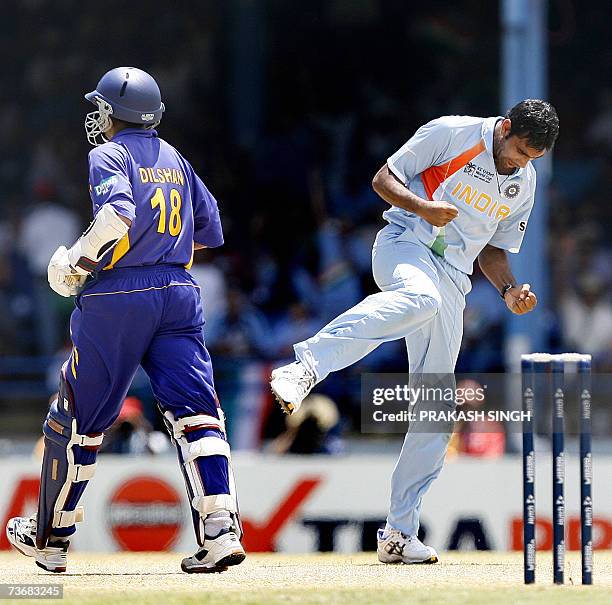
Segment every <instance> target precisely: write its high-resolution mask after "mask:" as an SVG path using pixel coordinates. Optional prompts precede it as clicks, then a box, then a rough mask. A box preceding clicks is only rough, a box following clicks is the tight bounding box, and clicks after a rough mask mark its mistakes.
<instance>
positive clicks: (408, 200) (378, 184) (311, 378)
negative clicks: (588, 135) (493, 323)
mask: <svg viewBox="0 0 612 605" xmlns="http://www.w3.org/2000/svg"><path fill="white" fill-rule="evenodd" d="M558 133H559V120H558V117H557V113H556V111H555V109H554V107H552V105H550V104H549V103H547V102H546V101H541V100H537V99H527V100H524V101H521V102H520V103H518V104H517V105H516V106H514V107H513V108H512V109H510V110H509V111H508V112H507V113H506V115H505V116H504V117H501V116H499V117H490V118H477V117H469V116H445V117H441V118H438V119H435V120H432V121H431V122H429V123H427V124H425V125H424V126H422V127H421V128H419V129H418V130H417V132H416V133H415V134H414V136H413V137H412V138H411V139H410V140H409V141H408V142H407V143H405V144H404V146H403V147H401V148H400V149H399V150H398V151H397V152H396V153H394V154H393V155H392V156H391V157H390V158H389V159H388V160H387V162H386V164H385V165H384V166H383V167H382V168H381V169H380V170H379V171H378V173H377V174H376V176H375V177H374V180H373V182H372V185H373V187H374V190H375V191H376V192H377V193H378V195H379V196H380V197H381V198H382V199H383V200H385V202H387V203H388V204H390V205H391V208H390V209H388V210H386V211H385V212H384V213H383V217H384V218H385V219H386V221H387V222H388V225H387V226H385V227H384V228H383V229H382V230H381V231H380V232H379V233H378V235H377V236H376V240H375V242H374V247H373V250H372V270H373V275H374V280H375V281H376V284H377V285H378V287H379V288H380V290H381V291H380V292H378V293H377V294H373V295H371V296H368V297H367V298H366V299H365V300H363V301H362V302H360V303H359V304H357V305H356V306H355V307H353V308H352V309H349V310H348V311H346V312H345V313H343V314H342V315H340V316H339V317H337V318H336V319H334V320H332V321H331V322H330V323H329V324H327V325H326V326H325V327H323V328H322V329H321V330H320V331H319V332H318V333H317V334H315V335H314V336H313V337H312V338H309V339H308V340H305V341H304V342H300V343H298V344H296V345H295V346H294V351H295V356H296V361H295V362H294V363H291V364H289V365H285V366H283V367H280V368H277V369H276V370H274V371H273V372H272V380H271V388H272V392H273V393H274V395H275V397H276V398H277V399H278V401H279V403H280V405H281V406H282V408H283V409H284V410H285V411H286V412H287V413H289V414H291V413H293V412H295V411H296V410H297V409H298V408H299V407H300V404H301V403H302V400H303V399H304V397H305V396H306V395H307V394H308V393H309V392H310V391H311V389H312V388H313V387H314V386H315V385H316V384H317V383H319V382H321V381H322V380H324V379H325V377H326V376H327V375H328V374H329V373H330V372H334V371H337V370H341V369H342V368H346V367H347V366H350V365H351V364H353V363H355V362H356V361H358V360H360V359H361V358H363V357H365V356H366V355H367V354H368V353H370V352H371V351H373V350H374V349H375V348H376V347H378V346H379V345H380V344H381V343H383V342H386V341H389V340H395V339H398V338H405V339H406V347H407V349H408V362H409V369H410V373H411V375H412V374H425V373H437V374H452V373H453V372H454V369H455V364H456V361H457V356H458V354H459V348H460V345H461V337H462V331H463V325H462V320H463V310H464V307H465V297H466V295H467V294H468V292H469V291H470V289H471V283H470V278H469V276H470V274H471V273H472V267H473V263H474V261H475V260H476V259H477V260H478V263H479V265H480V268H481V269H482V271H483V273H484V274H485V276H486V277H487V278H488V280H489V281H490V282H491V284H492V285H493V287H494V288H496V289H497V291H498V292H499V294H500V297H501V298H502V299H503V301H504V302H505V304H506V306H507V307H508V309H509V310H510V311H511V312H512V313H516V314H518V315H521V314H524V313H528V312H530V311H531V310H533V309H534V307H535V306H536V303H537V300H536V296H535V294H534V292H533V291H532V290H531V286H530V285H529V284H525V283H520V282H518V281H517V280H516V279H515V277H514V276H513V274H512V271H511V269H510V265H509V262H508V257H507V252H513V253H517V252H518V251H519V249H520V247H521V242H522V240H523V237H524V235H525V231H526V229H527V222H528V220H529V214H530V212H531V208H532V207H533V203H534V194H535V187H536V172H535V169H534V168H533V166H532V165H531V161H532V160H535V159H537V158H539V157H542V156H543V155H544V154H545V153H546V152H547V151H549V150H550V149H552V147H553V145H554V143H555V141H556V139H557V136H558ZM450 436H451V433H450V432H446V431H441V432H440V433H431V432H418V431H414V432H413V431H411V430H410V428H409V430H408V433H407V434H406V437H405V439H404V444H403V447H402V451H401V453H400V457H399V460H398V461H397V464H396V466H395V469H394V471H393V475H392V478H391V503H390V507H389V514H388V516H387V524H386V526H385V528H384V529H380V530H379V532H378V559H379V560H380V561H382V562H383V563H435V562H437V561H438V555H437V553H436V551H435V550H434V549H433V548H432V547H431V546H426V545H424V544H423V543H422V542H421V541H420V540H419V539H418V537H417V532H418V528H419V515H420V510H421V502H422V498H423V495H424V494H425V492H426V491H427V489H428V488H429V486H430V485H431V483H432V481H433V480H434V479H435V478H436V477H437V476H438V474H439V473H440V470H441V469H442V465H443V463H444V457H445V454H446V449H447V445H448V442H449V439H450Z"/></svg>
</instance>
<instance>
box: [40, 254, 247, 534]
mask: <svg viewBox="0 0 612 605" xmlns="http://www.w3.org/2000/svg"><path fill="white" fill-rule="evenodd" d="M203 323H204V319H203V313H202V306H201V301H200V294H199V288H198V286H197V285H196V283H195V281H194V280H193V278H192V277H191V275H190V274H189V273H188V272H187V271H186V270H185V269H184V268H182V267H180V266H171V265H162V266H150V267H128V268H120V269H113V270H111V271H108V272H104V271H103V272H101V273H100V274H99V275H98V276H97V277H96V278H95V279H93V280H92V281H90V282H88V284H87V285H86V287H85V288H84V290H83V291H82V292H81V293H80V294H79V296H78V297H77V299H76V308H75V310H74V311H73V313H72V317H71V320H70V331H71V337H72V342H73V345H74V348H73V351H72V353H71V355H70V357H69V359H68V361H67V362H66V364H65V365H64V367H63V370H62V374H63V378H62V384H63V385H64V387H63V390H64V391H65V392H66V393H68V395H69V397H67V398H63V396H62V394H61V393H62V389H60V404H61V403H62V401H64V399H70V404H69V405H68V404H66V405H65V406H64V407H65V408H66V410H68V409H69V408H71V409H70V410H69V417H68V422H67V421H66V418H65V415H64V416H62V414H63V413H64V412H65V410H58V406H57V405H55V406H52V408H51V410H50V412H49V416H48V419H47V423H46V425H48V424H49V423H50V426H51V427H52V428H53V427H56V428H55V429H54V430H56V431H57V427H58V426H59V436H60V440H61V439H64V440H66V439H68V438H69V437H70V434H73V433H78V434H77V438H78V437H79V436H95V435H97V434H100V433H103V432H104V431H105V430H107V429H108V428H109V427H110V426H111V425H112V424H113V422H114V421H115V419H116V418H117V416H118V414H119V411H120V410H121V406H122V404H123V400H124V398H125V396H126V394H127V392H128V389H129V387H130V384H131V382H132V379H133V377H134V374H135V372H136V370H137V369H138V366H139V365H142V367H143V368H144V370H145V371H146V372H147V374H148V376H149V378H150V380H151V386H152V388H153V393H154V395H155V397H156V399H157V401H158V404H159V407H160V409H161V411H162V413H163V414H164V420H165V422H166V425H167V427H168V429H169V430H170V432H171V434H172V437H173V441H174V442H175V444H176V445H177V448H178V452H179V460H180V462H181V465H182V470H183V473H184V475H185V481H186V485H187V490H188V493H189V497H190V501H191V505H192V509H193V517H194V519H193V520H194V524H195V528H196V534H197V536H198V540H199V541H200V538H202V539H203V524H202V520H203V518H204V517H205V516H206V513H210V512H215V511H216V510H226V509H229V510H232V509H235V508H236V507H235V505H234V504H232V502H233V501H234V497H233V478H232V477H231V468H230V465H229V446H228V444H227V441H226V438H225V431H224V423H223V414H222V412H221V410H220V407H219V402H218V399H217V395H216V393H215V388H214V383H213V372H212V365H211V360H210V355H209V354H208V351H207V350H206V347H205V346H204V340H203V337H202V326H203ZM60 407H61V405H60ZM54 410H55V411H54ZM50 418H51V419H52V421H50V420H49V419H50ZM72 418H74V419H75V420H76V427H75V426H73V425H71V426H69V425H70V423H72ZM53 421H54V422H53ZM60 425H61V426H60ZM62 426H64V427H65V430H64V433H65V434H66V435H68V437H62V436H61V435H62V433H61V431H62ZM75 429H76V430H75ZM50 435H51V437H52V438H54V437H57V436H58V435H56V434H54V433H52V432H51V433H50ZM75 443H76V442H75V441H74V440H72V441H71V442H70V443H68V444H67V446H66V450H67V449H69V448H70V450H71V455H72V456H73V460H72V461H71V462H70V457H69V458H68V460H69V463H68V466H69V465H70V463H72V464H73V465H92V464H94V463H95V457H96V450H97V448H96V447H91V446H89V447H87V446H82V444H81V445H79V444H78V443H76V444H75ZM60 445H61V444H60ZM47 447H48V448H49V449H51V448H52V447H58V446H57V444H56V443H55V441H54V442H53V443H50V442H47ZM49 458H51V456H49ZM49 466H50V463H49V464H45V465H43V483H44V479H45V474H47V475H48V476H47V479H48V481H47V483H48V484H49V485H51V481H50V479H49V477H50V475H49V473H51V468H45V467H49ZM87 468H91V469H93V466H92V467H89V466H88V467H87ZM55 474H57V463H56V468H55ZM91 474H92V472H87V473H82V475H83V476H85V477H86V478H90V475H91ZM73 475H74V473H73ZM66 481H67V482H68V481H70V477H68V479H67V480H66ZM86 484H87V481H86V480H80V481H78V480H77V481H74V476H73V477H72V482H71V484H70V485H68V483H66V484H65V485H66V490H65V492H64V495H66V493H67V497H65V498H64V501H62V502H59V504H58V503H57V502H56V501H55V500H53V499H54V498H55V497H56V494H55V495H54V494H53V493H46V494H43V491H44V489H41V499H42V498H43V497H44V498H47V507H46V508H47V509H49V510H50V511H51V513H49V515H51V517H52V513H53V510H54V508H55V509H56V516H55V521H57V519H58V518H59V517H58V515H57V509H61V512H67V514H66V515H64V517H65V518H66V519H69V520H72V521H74V515H72V518H71V515H70V511H74V510H75V508H76V505H77V502H78V500H79V498H80V497H81V495H82V493H83V491H84V489H85V486H86ZM230 488H231V489H230ZM49 489H50V488H49ZM56 491H57V490H56ZM232 512H233V511H232ZM49 515H48V517H49ZM51 517H50V518H51ZM39 518H40V513H39ZM43 521H44V522H47V523H49V524H50V531H51V533H53V535H56V536H66V535H70V534H72V533H74V531H75V527H74V523H72V524H68V523H67V522H64V523H63V524H62V523H56V522H54V521H53V520H52V518H51V520H50V521H49V519H47V520H43ZM58 525H59V527H58Z"/></svg>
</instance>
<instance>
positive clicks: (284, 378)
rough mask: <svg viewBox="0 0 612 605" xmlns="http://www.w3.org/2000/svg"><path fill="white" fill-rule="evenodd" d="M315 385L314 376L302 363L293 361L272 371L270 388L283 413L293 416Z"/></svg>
mask: <svg viewBox="0 0 612 605" xmlns="http://www.w3.org/2000/svg"><path fill="white" fill-rule="evenodd" d="M315 383H316V378H315V376H314V375H313V374H312V373H311V372H309V371H308V370H307V369H306V368H305V367H304V365H303V364H302V363H300V362H299V361H294V362H293V363H290V364H287V365H286V366H281V367H280V368H276V370H273V371H272V380H271V381H270V388H271V389H272V393H274V396H275V397H276V399H277V400H278V403H280V406H281V407H282V408H283V411H284V412H285V413H287V414H293V412H297V411H298V410H299V408H300V406H301V405H302V401H304V398H305V397H306V395H308V393H310V391H312V388H313V387H314V385H315Z"/></svg>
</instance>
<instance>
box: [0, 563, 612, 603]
mask: <svg viewBox="0 0 612 605" xmlns="http://www.w3.org/2000/svg"><path fill="white" fill-rule="evenodd" d="M180 559H181V555H180V554H167V553H163V554H159V553H115V554H93V553H76V554H73V555H72V556H71V559H70V563H69V567H68V572H67V573H65V574H48V573H45V572H43V571H42V570H38V568H37V567H35V566H34V564H33V562H32V560H31V559H26V558H25V557H23V556H21V555H19V554H16V553H2V554H0V566H1V567H0V569H1V570H2V571H1V573H0V582H2V583H16V584H24V583H30V582H32V583H38V584H48V583H51V582H54V583H55V582H57V583H61V584H63V585H64V599H63V600H62V601H58V600H45V601H42V602H44V603H59V602H61V603H65V604H68V603H78V604H79V605H85V604H88V605H89V604H92V605H93V604H98V603H99V604H105V605H106V604H108V603H121V604H145V603H146V604H149V603H150V604H152V605H153V604H155V605H157V604H166V603H168V604H173V603H177V604H178V603H181V604H190V603H198V604H199V605H202V604H204V605H233V604H235V603H239V604H243V605H247V604H249V605H251V604H253V605H276V604H281V603H282V604H283V605H292V604H296V603H299V604H302V603H304V604H305V603H317V604H319V603H330V604H345V603H346V604H349V603H350V604H351V605H362V604H363V605H366V604H367V605H370V604H376V605H378V604H387V603H388V604H392V605H398V604H401V603H409V604H410V605H420V604H424V603H427V604H429V603H431V604H434V603H435V604H436V605H444V604H448V605H451V604H452V605H459V604H466V605H468V604H469V605H480V604H483V605H484V604H487V605H491V604H498V603H499V604H502V603H503V604H505V603H516V604H520V605H523V604H531V603H538V604H541V603H545V604H549V603H550V604H551V605H552V604H554V605H564V604H571V603H588V604H589V605H604V604H605V605H609V604H610V603H612V551H606V552H601V551H598V552H596V554H595V572H594V585H593V586H581V585H580V558H579V553H570V554H569V555H568V558H567V563H566V584H565V586H553V585H552V561H551V555H550V553H542V554H539V553H538V570H537V580H538V583H537V584H536V585H535V586H524V585H523V567H522V555H521V553H491V552H453V553H444V554H443V556H442V557H441V562H440V563H438V564H436V565H382V564H380V563H378V562H377V561H376V555H375V554H373V553H372V554H355V555H342V554H329V555H328V554H317V555H286V554H266V555H250V556H249V557H248V558H247V560H246V561H245V562H244V563H243V564H242V565H240V566H238V567H234V568H231V569H230V570H229V571H227V572H225V573H222V574H200V575H188V574H184V573H182V572H181V571H180V568H179V564H180ZM10 602H14V603H33V602H35V601H31V600H19V601H8V600H1V601H0V603H10ZM36 602H38V603H40V602H41V601H36Z"/></svg>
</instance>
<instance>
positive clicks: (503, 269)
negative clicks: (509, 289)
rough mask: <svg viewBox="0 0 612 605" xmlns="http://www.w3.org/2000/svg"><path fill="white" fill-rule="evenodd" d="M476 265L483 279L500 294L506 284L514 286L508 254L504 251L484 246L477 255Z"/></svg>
mask: <svg viewBox="0 0 612 605" xmlns="http://www.w3.org/2000/svg"><path fill="white" fill-rule="evenodd" d="M478 264H479V265H480V268H481V270H482V272H483V273H484V274H485V277H486V278H487V279H488V280H489V281H490V282H491V284H493V286H494V287H495V288H496V289H497V291H498V292H501V289H502V288H503V287H504V286H505V285H506V284H512V285H515V284H516V279H515V277H514V275H513V274H512V269H510V262H509V261H508V253H507V252H506V251H505V250H502V249H501V248H496V247H495V246H490V245H486V246H485V247H484V249H483V250H482V252H481V253H480V254H479V255H478Z"/></svg>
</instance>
